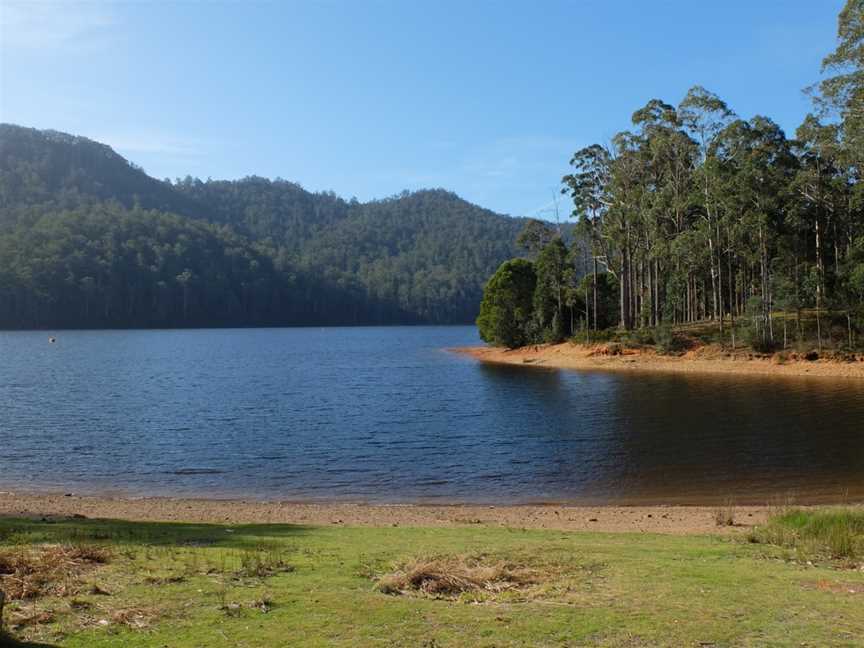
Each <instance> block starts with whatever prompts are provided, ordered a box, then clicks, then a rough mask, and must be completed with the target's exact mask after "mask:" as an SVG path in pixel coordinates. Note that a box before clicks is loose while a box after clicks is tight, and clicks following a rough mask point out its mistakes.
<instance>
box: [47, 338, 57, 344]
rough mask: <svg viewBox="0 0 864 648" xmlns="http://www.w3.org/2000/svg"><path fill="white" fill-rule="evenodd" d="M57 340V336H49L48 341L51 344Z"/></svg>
mask: <svg viewBox="0 0 864 648" xmlns="http://www.w3.org/2000/svg"><path fill="white" fill-rule="evenodd" d="M56 341H57V338H55V337H54V336H51V337H49V338H48V343H49V344H54V343H55V342H56Z"/></svg>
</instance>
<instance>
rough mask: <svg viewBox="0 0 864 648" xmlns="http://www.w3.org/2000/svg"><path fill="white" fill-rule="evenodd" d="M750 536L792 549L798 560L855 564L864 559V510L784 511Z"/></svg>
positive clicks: (758, 540)
mask: <svg viewBox="0 0 864 648" xmlns="http://www.w3.org/2000/svg"><path fill="white" fill-rule="evenodd" d="M749 539H750V541H751V542H766V543H769V544H774V545H778V546H782V547H787V548H789V549H792V550H793V551H794V552H795V555H796V556H797V558H798V559H799V560H809V561H811V562H812V561H814V560H826V559H827V560H840V561H843V560H845V561H848V562H850V563H851V564H853V565H854V564H855V561H857V560H859V559H862V558H864V511H860V510H848V509H826V510H821V511H813V510H803V509H791V510H787V511H781V512H778V513H777V514H776V515H773V516H772V517H771V519H770V520H769V521H768V524H766V525H764V526H763V527H761V528H759V529H755V530H753V531H752V532H751V533H750V535H749Z"/></svg>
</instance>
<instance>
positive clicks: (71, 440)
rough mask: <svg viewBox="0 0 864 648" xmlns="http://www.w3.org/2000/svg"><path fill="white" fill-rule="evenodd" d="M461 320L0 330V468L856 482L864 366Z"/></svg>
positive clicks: (836, 491) (476, 496) (112, 484)
mask: <svg viewBox="0 0 864 648" xmlns="http://www.w3.org/2000/svg"><path fill="white" fill-rule="evenodd" d="M476 341H477V340H476V332H475V331H474V329H473V328H469V327H440V328H433V327H418V328H399V327H393V328H356V329H351V328H346V329H264V330H212V331H122V332H120V331H118V332H104V331H103V332H65V333H62V334H61V335H59V336H58V341H57V344H53V345H49V344H48V343H47V334H43V333H0V363H2V364H0V444H2V454H0V486H5V487H7V488H9V487H12V488H22V487H23V488H31V489H69V490H75V491H76V492H94V491H97V492H98V491H106V490H107V491H120V492H127V493H131V494H154V495H210V496H253V497H267V498H357V499H365V500H373V501H398V500H402V501H404V500H446V501H496V502H522V501H551V500H556V501H561V500H569V501H604V502H608V501H614V502H636V501H658V502H708V501H714V500H717V499H724V498H726V497H733V498H735V499H736V500H738V501H742V502H743V501H757V502H764V501H766V500H767V499H769V498H773V497H786V496H789V495H794V496H795V497H797V499H799V500H802V501H803V500H820V499H833V500H836V499H838V498H840V497H842V496H843V495H844V493H848V494H849V497H853V498H857V497H862V496H864V384H862V383H861V382H856V381H850V380H826V379H814V378H806V379H805V378H794V379H793V378H783V379H771V378H764V377H737V376H727V375H723V376H694V375H686V376H685V375H681V376H674V375H668V374H664V375H653V374H630V373H628V374H615V373H603V372H564V371H560V372H559V371H554V370H543V369H537V368H523V367H513V366H495V365H482V364H477V363H475V362H474V361H472V360H470V359H466V358H462V357H459V356H454V355H452V354H448V353H443V352H442V351H441V349H442V348H444V347H450V346H460V345H466V344H472V343H476Z"/></svg>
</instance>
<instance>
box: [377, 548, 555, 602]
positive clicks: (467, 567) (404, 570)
mask: <svg viewBox="0 0 864 648" xmlns="http://www.w3.org/2000/svg"><path fill="white" fill-rule="evenodd" d="M542 580H544V575H543V574H541V573H540V572H539V570H536V569H530V568H528V567H525V566H522V565H517V564H514V563H511V562H507V561H504V560H497V561H494V562H490V561H489V560H488V559H486V558H485V557H483V556H479V557H471V556H468V557H466V556H439V557H432V558H425V559H419V560H413V561H410V562H408V563H406V564H404V565H403V566H401V567H400V568H399V569H397V570H396V571H394V572H391V573H389V574H385V575H383V576H381V577H379V578H378V579H377V583H376V588H377V589H378V591H380V592H383V593H385V594H404V593H409V592H415V593H421V594H426V595H429V596H435V597H441V598H452V597H457V596H459V595H460V594H464V593H470V592H491V593H495V594H497V593H501V592H505V591H512V590H519V589H523V588H527V587H529V586H531V585H536V584H538V583H540V582H541V581H542Z"/></svg>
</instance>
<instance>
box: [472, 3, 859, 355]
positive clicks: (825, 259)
mask: <svg viewBox="0 0 864 648" xmlns="http://www.w3.org/2000/svg"><path fill="white" fill-rule="evenodd" d="M822 70H823V73H824V74H823V79H822V81H821V82H819V83H817V84H816V85H814V86H813V88H811V89H809V90H808V92H809V93H810V94H811V95H812V97H813V102H814V103H813V105H814V110H813V112H812V113H811V114H808V115H807V116H806V118H805V119H804V120H803V123H802V124H801V125H800V127H799V128H798V129H797V131H796V133H795V136H794V138H790V137H787V135H786V134H785V133H784V132H783V130H782V129H781V128H780V127H779V126H778V125H777V124H776V123H775V122H773V121H772V120H771V119H770V118H768V117H765V116H761V115H757V116H755V117H752V118H750V119H744V118H742V117H739V116H738V115H736V114H735V113H734V112H733V110H732V109H731V108H730V107H729V106H727V105H726V103H725V102H724V101H723V100H722V99H721V98H720V97H718V96H717V95H716V94H714V93H712V92H710V91H708V90H706V89H705V88H702V87H699V86H696V87H694V88H692V89H691V90H690V91H689V92H688V93H687V94H686V96H685V97H684V98H683V99H682V100H681V101H680V103H679V104H678V105H677V106H675V105H671V104H668V103H666V102H664V101H661V100H659V99H654V100H651V101H649V102H648V103H647V104H646V105H645V106H643V107H642V108H639V109H638V110H636V112H634V113H633V116H632V128H631V129H630V130H625V131H622V132H620V133H618V134H617V135H615V136H614V137H613V138H612V140H611V142H610V143H609V144H608V145H600V144H595V145H592V146H588V147H585V148H582V149H581V150H579V151H577V152H576V153H575V154H574V155H573V157H572V159H571V160H570V164H571V166H572V172H571V173H570V174H568V175H566V176H565V177H564V178H563V191H564V193H566V194H568V195H569V196H570V197H571V198H572V200H573V206H574V208H573V216H574V217H575V218H576V219H577V221H578V227H579V231H580V232H582V233H583V234H584V236H585V237H586V238H587V240H588V241H589V242H590V245H589V246H588V250H587V253H586V252H585V250H582V249H580V250H577V251H568V250H567V249H566V247H565V246H564V245H562V243H561V242H560V241H559V240H557V238H556V237H555V236H554V233H553V232H551V231H546V232H545V233H544V232H541V233H540V234H539V235H536V234H535V235H534V237H533V239H534V240H535V241H537V240H541V239H543V237H544V236H545V237H546V240H545V241H544V243H543V245H542V246H540V247H539V248H538V250H537V253H536V259H535V260H534V262H533V263H528V264H526V263H524V262H508V263H506V264H504V265H503V266H502V267H501V268H500V269H499V271H498V272H497V273H496V275H495V276H494V277H493V279H492V280H491V281H490V282H489V284H488V286H487V290H486V294H485V297H484V302H483V305H482V306H481V315H480V318H479V320H478V324H479V325H480V329H481V334H482V335H483V337H484V339H486V340H487V341H490V342H495V343H499V344H505V345H507V346H518V345H521V344H525V343H527V342H538V341H554V340H561V339H563V338H565V337H567V336H570V335H574V334H578V333H579V331H580V330H587V331H598V330H600V329H603V328H606V327H607V326H610V325H614V326H617V327H618V328H619V329H620V330H622V331H631V330H636V331H648V332H650V331H654V332H656V333H658V337H660V336H662V335H666V336H668V335H669V332H668V328H669V327H670V326H672V325H678V324H686V323H691V322H705V321H710V322H713V323H714V324H715V325H716V331H717V335H718V337H719V338H720V339H722V340H724V341H725V340H729V341H731V343H732V345H733V346H734V345H735V343H736V339H735V336H736V334H737V335H738V337H739V339H741V338H742V337H743V338H746V342H748V343H749V344H751V345H752V346H753V347H754V348H757V349H765V350H768V349H772V348H778V347H780V346H784V347H785V346H788V345H789V344H790V340H796V339H797V340H801V339H803V338H804V337H805V332H804V326H803V324H802V313H804V312H805V311H807V314H808V315H811V316H812V317H810V318H809V319H813V320H814V323H815V331H813V332H811V333H808V334H807V335H810V336H812V337H813V339H814V340H815V345H816V346H818V347H820V348H821V347H822V346H823V344H843V345H846V346H850V347H852V346H855V345H856V340H857V338H858V336H859V334H860V331H861V329H862V328H864V193H862V189H861V185H860V180H861V175H862V169H864V166H862V165H864V0H849V1H848V3H847V5H846V6H845V8H844V9H843V11H842V13H841V14H840V17H839V21H838V45H837V49H836V51H834V52H833V53H832V54H830V55H829V56H827V57H826V58H825V59H824V61H823V63H822ZM540 229H542V227H541V228H540ZM583 275H587V276H586V277H583V278H582V279H581V280H580V277H582V276H583ZM778 313H782V314H783V315H784V317H782V318H779V319H778V317H777V314H778ZM789 315H791V317H789ZM780 322H782V324H780ZM838 324H839V325H840V331H837V328H838ZM790 328H791V330H790Z"/></svg>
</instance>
